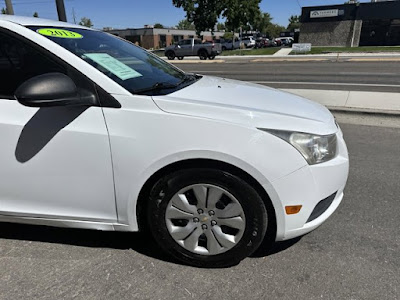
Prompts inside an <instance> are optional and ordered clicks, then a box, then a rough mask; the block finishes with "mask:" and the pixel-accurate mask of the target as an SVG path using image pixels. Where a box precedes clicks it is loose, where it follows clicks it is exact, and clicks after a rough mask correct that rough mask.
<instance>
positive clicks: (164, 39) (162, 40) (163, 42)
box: [158, 34, 167, 48]
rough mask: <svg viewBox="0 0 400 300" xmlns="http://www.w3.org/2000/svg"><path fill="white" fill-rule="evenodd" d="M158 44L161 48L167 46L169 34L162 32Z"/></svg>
mask: <svg viewBox="0 0 400 300" xmlns="http://www.w3.org/2000/svg"><path fill="white" fill-rule="evenodd" d="M158 46H159V47H160V48H165V47H167V36H166V35H165V34H160V42H159V45H158Z"/></svg>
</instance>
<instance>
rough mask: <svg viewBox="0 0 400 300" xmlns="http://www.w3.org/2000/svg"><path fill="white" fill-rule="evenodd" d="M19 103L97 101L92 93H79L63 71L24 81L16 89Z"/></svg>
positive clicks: (33, 105)
mask: <svg viewBox="0 0 400 300" xmlns="http://www.w3.org/2000/svg"><path fill="white" fill-rule="evenodd" d="M15 98H16V99H17V100H18V102H19V103H21V104H22V105H25V106H30V107H49V106H72V105H74V106H77V105H83V106H91V105H94V104H95V103H96V97H95V95H93V94H92V93H89V92H86V91H85V93H82V92H81V93H79V91H78V88H77V87H76V85H75V83H74V82H73V81H72V79H71V78H69V77H68V76H66V75H64V74H62V73H47V74H43V75H39V76H35V77H33V78H31V79H28V80H27V81H25V82H24V83H22V84H21V85H20V86H19V87H18V88H17V90H16V91H15Z"/></svg>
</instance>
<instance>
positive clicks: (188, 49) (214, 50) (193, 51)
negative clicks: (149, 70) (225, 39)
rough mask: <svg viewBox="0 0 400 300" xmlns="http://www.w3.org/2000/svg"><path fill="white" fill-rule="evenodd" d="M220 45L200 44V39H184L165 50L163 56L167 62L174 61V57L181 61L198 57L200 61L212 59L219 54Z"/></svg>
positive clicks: (211, 43)
mask: <svg viewBox="0 0 400 300" xmlns="http://www.w3.org/2000/svg"><path fill="white" fill-rule="evenodd" d="M221 52H222V49H221V44H217V43H214V42H205V43H202V41H201V40H200V39H184V40H181V41H179V42H178V43H176V44H175V45H171V46H169V47H166V48H165V56H166V57H167V58H168V59H169V60H174V59H175V57H177V58H178V59H183V58H184V57H185V56H198V57H200V59H202V60H205V59H207V58H208V59H214V58H215V57H216V56H217V55H219V54H221Z"/></svg>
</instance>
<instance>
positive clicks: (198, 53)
mask: <svg viewBox="0 0 400 300" xmlns="http://www.w3.org/2000/svg"><path fill="white" fill-rule="evenodd" d="M203 51H204V52H206V53H207V55H208V51H207V49H206V48H200V49H199V50H198V51H197V55H200V53H201V52H203Z"/></svg>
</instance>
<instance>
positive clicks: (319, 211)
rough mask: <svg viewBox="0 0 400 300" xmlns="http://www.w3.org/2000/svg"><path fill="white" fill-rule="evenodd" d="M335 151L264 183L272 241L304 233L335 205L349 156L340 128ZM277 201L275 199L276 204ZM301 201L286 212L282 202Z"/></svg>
mask: <svg viewBox="0 0 400 300" xmlns="http://www.w3.org/2000/svg"><path fill="white" fill-rule="evenodd" d="M338 147H339V148H338V155H337V156H336V157H335V158H334V159H332V160H330V161H328V162H325V163H321V164H317V165H312V166H309V165H307V166H305V167H303V168H301V169H299V170H297V171H295V172H293V173H291V174H289V175H287V176H285V177H283V178H280V179H278V180H276V181H274V182H272V183H271V185H270V186H268V187H266V190H267V192H268V191H269V195H270V197H271V198H274V199H271V200H273V203H274V208H275V213H276V219H277V220H276V221H277V234H276V241H283V240H288V239H291V238H295V237H298V236H301V235H304V234H306V233H308V232H310V231H312V230H314V229H315V228H317V227H318V226H320V225H321V224H322V223H323V222H325V221H326V220H327V219H328V218H329V217H330V216H331V215H332V214H333V212H334V211H335V210H336V209H337V208H338V206H339V204H340V202H341V201H342V199H343V190H344V188H345V185H346V181H347V177H348V173H349V159H348V152H347V147H346V144H345V142H344V140H343V135H342V133H341V131H339V133H338ZM277 203H279V204H278V205H277ZM294 205H301V206H302V207H301V210H300V211H299V212H298V213H297V214H290V215H288V214H286V211H285V207H286V206H294Z"/></svg>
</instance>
